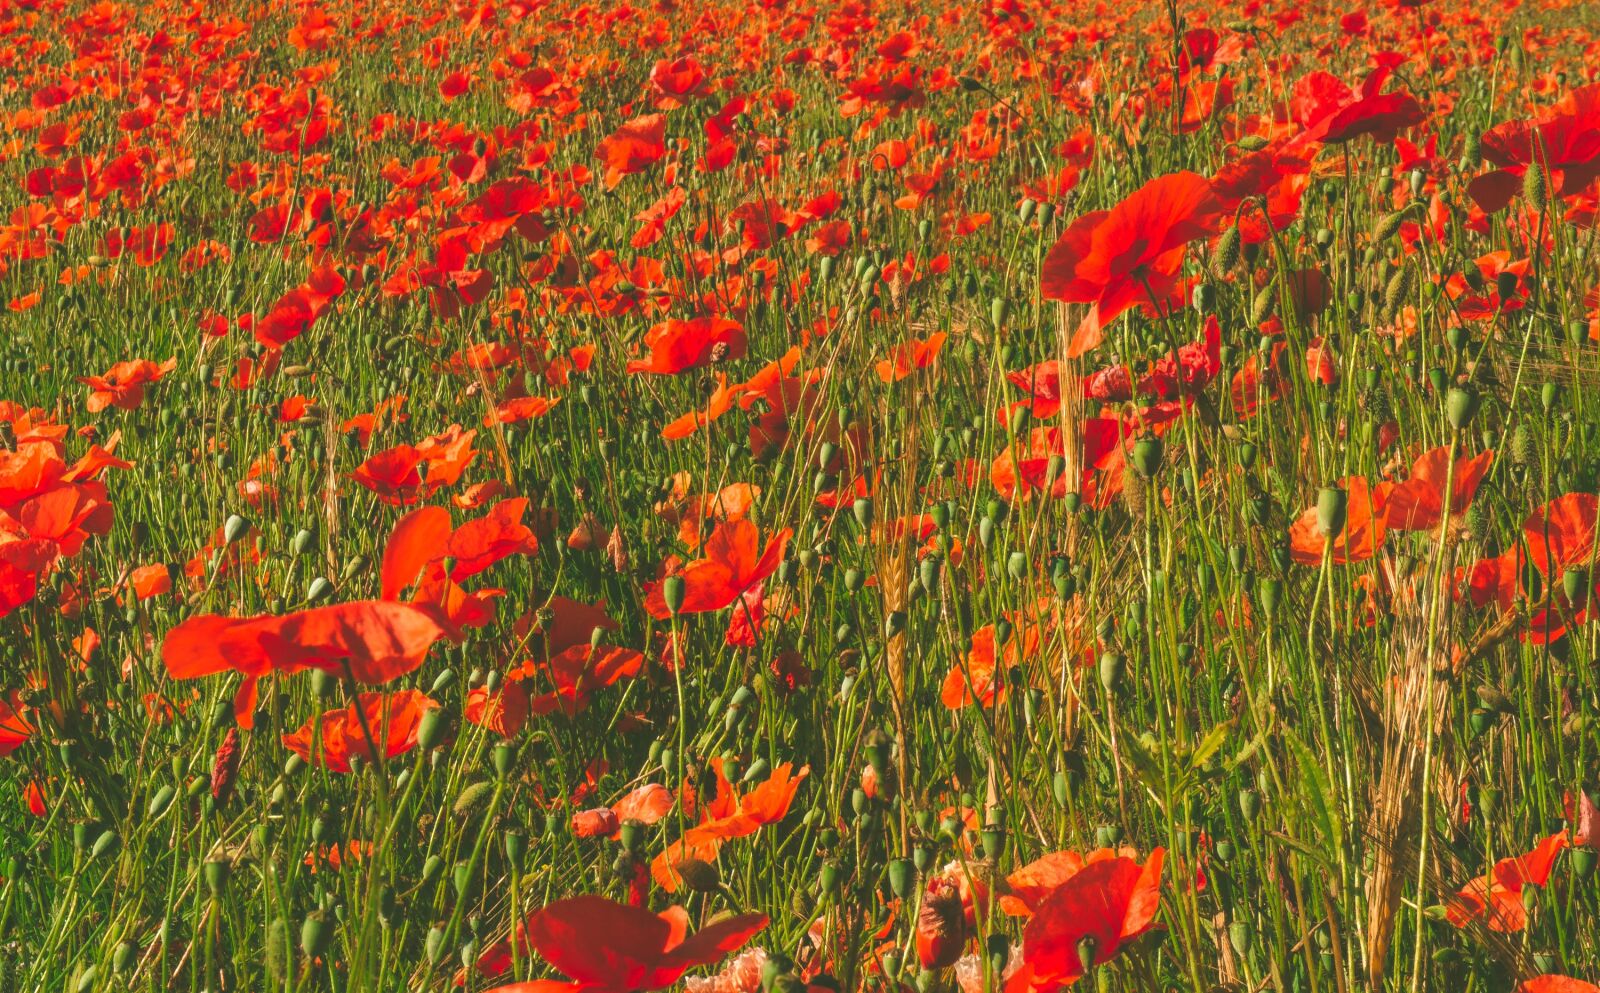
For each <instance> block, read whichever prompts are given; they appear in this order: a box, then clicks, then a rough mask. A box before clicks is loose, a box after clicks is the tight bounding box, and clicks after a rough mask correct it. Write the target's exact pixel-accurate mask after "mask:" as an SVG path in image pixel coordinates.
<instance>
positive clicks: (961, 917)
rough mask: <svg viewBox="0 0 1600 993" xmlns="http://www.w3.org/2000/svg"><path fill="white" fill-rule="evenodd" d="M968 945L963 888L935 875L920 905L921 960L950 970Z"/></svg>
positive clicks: (919, 953)
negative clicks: (962, 900)
mask: <svg viewBox="0 0 1600 993" xmlns="http://www.w3.org/2000/svg"><path fill="white" fill-rule="evenodd" d="M869 768H870V767H869ZM966 944H967V919H966V914H965V913H964V912H963V909H962V906H961V889H960V887H958V886H957V885H956V883H955V881H954V880H952V879H947V878H945V877H943V876H935V877H934V878H932V879H930V880H928V887H927V891H926V892H925V893H923V895H922V904H921V906H919V907H918V908H917V960H918V961H919V962H921V963H922V967H923V968H924V969H947V968H949V967H950V966H952V965H955V964H956V960H957V959H959V958H960V957H961V952H962V951H963V949H965V948H966Z"/></svg>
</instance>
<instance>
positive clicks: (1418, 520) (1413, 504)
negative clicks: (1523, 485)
mask: <svg viewBox="0 0 1600 993" xmlns="http://www.w3.org/2000/svg"><path fill="white" fill-rule="evenodd" d="M1493 464H1494V452H1493V451H1485V452H1482V453H1480V454H1478V455H1476V456H1474V457H1472V458H1470V459H1468V458H1462V459H1457V460H1456V464H1455V467H1454V476H1453V479H1452V481H1451V485H1450V510H1449V512H1448V513H1449V514H1450V515H1451V516H1454V515H1456V514H1462V513H1465V512H1466V510H1467V507H1468V506H1470V505H1471V503H1472V498H1473V497H1474V496H1475V495H1476V494H1477V492H1478V485H1479V484H1480V483H1482V482H1483V477H1484V476H1485V475H1487V474H1488V472H1489V467H1490V466H1491V465H1493ZM1447 475H1451V466H1450V450H1449V449H1448V448H1446V447H1443V446H1441V447H1439V448H1434V449H1430V450H1429V451H1427V452H1424V453H1423V454H1422V456H1421V457H1420V458H1418V459H1417V461H1416V462H1414V463H1413V464H1412V466H1411V477H1410V478H1409V479H1407V480H1406V481H1405V482H1403V483H1400V484H1399V485H1397V486H1395V487H1394V488H1393V489H1391V490H1390V491H1389V499H1388V500H1387V501H1386V502H1385V504H1384V519H1385V522H1386V526H1387V527H1389V528H1392V529H1394V530H1396V531H1431V530H1436V529H1437V528H1438V527H1439V521H1440V519H1441V517H1442V516H1443V515H1444V514H1445V513H1446V511H1445V509H1444V487H1445V477H1446V476H1447Z"/></svg>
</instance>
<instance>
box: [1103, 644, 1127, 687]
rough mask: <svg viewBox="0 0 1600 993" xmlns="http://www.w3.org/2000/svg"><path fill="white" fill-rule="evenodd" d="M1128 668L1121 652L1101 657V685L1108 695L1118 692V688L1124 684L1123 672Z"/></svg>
mask: <svg viewBox="0 0 1600 993" xmlns="http://www.w3.org/2000/svg"><path fill="white" fill-rule="evenodd" d="M1126 667H1127V659H1125V658H1124V657H1123V655H1122V653H1121V652H1106V653H1105V654H1104V655H1101V656H1100V685H1101V686H1102V687H1104V688H1105V691H1106V692H1107V693H1114V692H1116V689H1117V686H1118V685H1119V684H1121V682H1122V674H1123V670H1124V669H1125V668H1126Z"/></svg>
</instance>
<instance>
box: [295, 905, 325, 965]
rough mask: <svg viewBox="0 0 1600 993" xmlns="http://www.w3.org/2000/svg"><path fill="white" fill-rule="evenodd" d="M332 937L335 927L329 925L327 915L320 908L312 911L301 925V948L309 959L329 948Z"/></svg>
mask: <svg viewBox="0 0 1600 993" xmlns="http://www.w3.org/2000/svg"><path fill="white" fill-rule="evenodd" d="M332 937H333V929H332V928H331V927H329V926H328V918H327V915H326V914H325V913H323V912H322V911H320V910H315V911H312V912H311V913H310V914H307V915H306V919H305V921H304V922H303V923H302V924H301V925H300V950H301V951H302V952H304V953H305V956H306V958H308V959H314V958H317V957H319V956H320V955H322V953H323V952H325V951H327V950H328V942H329V940H330V939H331V938H332Z"/></svg>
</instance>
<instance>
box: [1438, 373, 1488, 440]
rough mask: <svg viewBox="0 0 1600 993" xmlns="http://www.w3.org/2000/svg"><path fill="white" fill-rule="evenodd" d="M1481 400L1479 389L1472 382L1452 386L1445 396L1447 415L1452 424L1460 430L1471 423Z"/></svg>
mask: <svg viewBox="0 0 1600 993" xmlns="http://www.w3.org/2000/svg"><path fill="white" fill-rule="evenodd" d="M1480 402H1481V397H1479V395H1478V391H1477V390H1476V389H1474V388H1473V387H1472V386H1471V385H1470V384H1469V385H1465V386H1455V387H1452V388H1451V389H1450V392H1449V393H1447V394H1445V398H1444V412H1445V417H1446V419H1448V420H1449V421H1450V426H1451V427H1453V428H1455V429H1456V430H1458V431H1459V430H1460V429H1462V428H1464V427H1466V426H1467V425H1468V424H1471V423H1472V418H1473V417H1474V416H1476V415H1477V413H1478V405H1479V403H1480Z"/></svg>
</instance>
